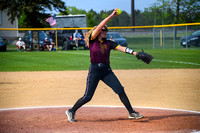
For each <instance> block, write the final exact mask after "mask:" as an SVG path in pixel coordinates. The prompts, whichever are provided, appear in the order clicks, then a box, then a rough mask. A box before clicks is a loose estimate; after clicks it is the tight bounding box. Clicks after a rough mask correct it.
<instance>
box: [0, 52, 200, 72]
mask: <svg viewBox="0 0 200 133" xmlns="http://www.w3.org/2000/svg"><path fill="white" fill-rule="evenodd" d="M136 50H137V51H138V50H139V49H136ZM145 52H147V53H150V54H152V55H153V56H154V57H155V59H154V60H153V61H152V63H151V64H148V65H147V64H145V63H143V62H142V61H140V60H137V59H136V57H135V56H133V55H129V54H125V53H122V52H119V51H112V52H111V57H110V61H111V67H112V68H113V69H160V68H161V69H163V68H178V69H179V68H200V60H199V56H200V51H199V50H198V49H197V50H196V49H189V50H186V49H154V50H153V49H146V50H145ZM0 63H1V65H0V71H64V70H88V68H89V65H90V57H89V50H78V51H77V50H71V51H56V52H48V51H45V52H33V51H32V52H0Z"/></svg>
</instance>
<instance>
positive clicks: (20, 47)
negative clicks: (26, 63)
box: [16, 38, 26, 51]
mask: <svg viewBox="0 0 200 133" xmlns="http://www.w3.org/2000/svg"><path fill="white" fill-rule="evenodd" d="M16 46H17V48H18V49H19V50H20V51H21V49H23V50H24V51H25V50H26V45H25V43H24V41H22V38H19V41H17V43H16Z"/></svg>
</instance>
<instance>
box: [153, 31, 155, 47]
mask: <svg viewBox="0 0 200 133" xmlns="http://www.w3.org/2000/svg"><path fill="white" fill-rule="evenodd" d="M153 49H155V27H153Z"/></svg>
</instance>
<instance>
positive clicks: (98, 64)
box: [92, 63, 110, 67]
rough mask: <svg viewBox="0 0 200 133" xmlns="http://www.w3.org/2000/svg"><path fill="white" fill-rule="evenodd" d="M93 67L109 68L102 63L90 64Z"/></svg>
mask: <svg viewBox="0 0 200 133" xmlns="http://www.w3.org/2000/svg"><path fill="white" fill-rule="evenodd" d="M92 64H93V65H95V66H98V67H108V66H110V65H109V64H103V63H92Z"/></svg>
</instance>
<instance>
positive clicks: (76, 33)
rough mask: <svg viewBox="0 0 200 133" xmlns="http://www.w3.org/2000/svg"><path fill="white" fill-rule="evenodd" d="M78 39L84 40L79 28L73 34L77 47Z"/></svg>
mask: <svg viewBox="0 0 200 133" xmlns="http://www.w3.org/2000/svg"><path fill="white" fill-rule="evenodd" d="M78 40H82V38H81V34H80V33H78V30H76V31H75V33H74V34H73V41H75V43H76V47H78Z"/></svg>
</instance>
